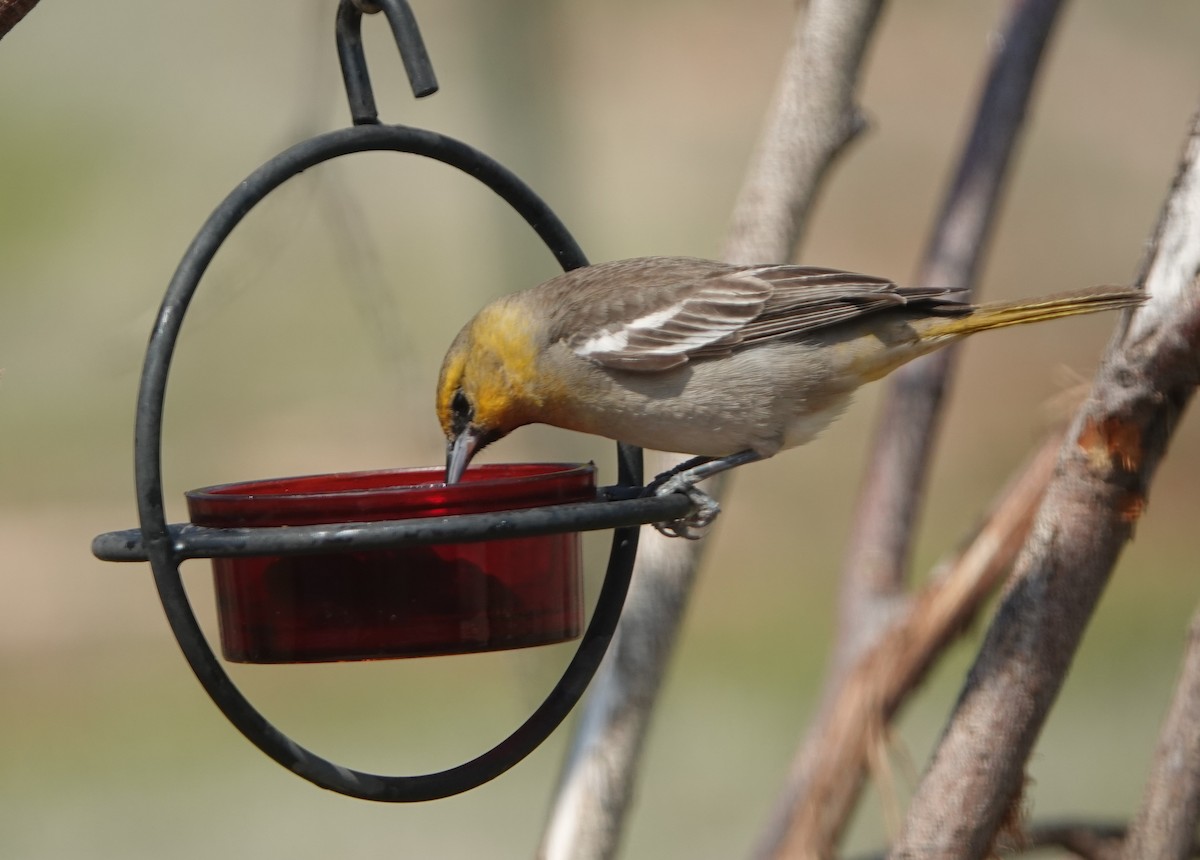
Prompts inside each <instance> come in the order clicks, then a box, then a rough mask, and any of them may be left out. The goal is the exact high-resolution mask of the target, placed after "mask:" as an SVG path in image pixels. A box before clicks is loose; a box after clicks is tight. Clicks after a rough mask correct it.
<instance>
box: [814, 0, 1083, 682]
mask: <svg viewBox="0 0 1200 860" xmlns="http://www.w3.org/2000/svg"><path fill="white" fill-rule="evenodd" d="M1061 7H1062V3H1061V0H1015V2H1013V3H1011V8H1010V13H1009V17H1008V20H1007V22H1006V24H1005V26H1004V29H1003V31H1002V32H1001V34H1000V36H999V38H997V39H996V40H995V43H996V45H997V47H996V50H995V53H994V56H993V58H992V64H991V68H990V70H989V72H988V77H987V81H986V83H985V84H984V87H983V91H982V93H981V94H980V97H979V106H978V109H977V112H976V116H975V122H974V125H973V127H972V129H971V133H970V137H969V138H968V140H967V142H966V145H965V146H964V148H963V152H962V155H961V156H960V158H959V162H958V169H957V172H956V173H955V175H954V178H953V180H952V181H951V184H950V188H949V190H948V192H947V194H946V198H945V200H944V202H943V204H942V208H941V211H940V213H939V215H938V218H937V221H936V222H935V226H934V229H933V233H932V235H931V237H930V240H929V244H928V246H927V247H926V251H925V254H924V256H923V259H922V263H921V266H920V269H919V273H918V275H917V279H916V283H918V284H928V285H937V286H944V287H960V288H965V289H972V288H973V287H974V285H975V280H976V274H977V272H978V270H979V268H980V261H981V259H982V257H983V254H984V251H985V249H986V245H987V241H988V238H989V237H990V234H991V227H992V224H993V222H994V221H995V217H996V212H997V211H998V209H999V206H1000V198H1001V193H1002V191H1003V188H1004V180H1005V178H1006V176H1007V174H1008V168H1009V165H1010V164H1011V162H1012V158H1013V153H1014V152H1015V150H1016V146H1017V141H1018V138H1019V136H1020V132H1021V130H1022V129H1023V128H1024V119H1025V114H1026V111H1027V109H1028V106H1029V101H1030V98H1031V97H1032V93H1033V86H1034V81H1035V80H1036V77H1037V73H1038V71H1039V69H1040V68H1041V59H1042V57H1043V55H1044V52H1045V48H1046V44H1047V43H1048V42H1049V39H1050V35H1051V32H1052V31H1053V28H1054V23H1055V21H1056V20H1057V18H1058V13H1059V11H1060V9H1061ZM957 355H958V350H957V349H953V348H951V349H944V350H941V351H939V352H937V353H934V354H932V355H929V356H926V357H925V358H923V359H920V360H918V361H914V362H912V363H911V364H908V365H906V366H905V367H902V368H900V369H899V370H897V371H896V372H895V373H893V374H892V375H891V377H890V378H889V379H888V381H887V383H886V388H885V391H884V397H883V401H882V404H881V406H880V414H879V419H878V425H877V430H876V433H875V439H874V442H873V444H872V450H871V455H870V461H869V462H868V465H867V468H866V471H865V472H864V475H863V479H862V484H861V488H860V490H859V498H858V503H857V506H856V511H855V517H854V526H853V528H852V531H851V533H850V539H849V541H848V544H847V550H846V557H845V560H844V562H843V565H842V573H841V596H840V609H839V623H838V639H837V642H836V643H835V647H834V657H833V664H834V666H835V674H836V667H837V666H839V665H845V664H846V663H847V662H848V661H850V660H853V659H854V656H855V654H856V653H857V652H858V651H859V650H860V649H861V648H863V647H866V646H868V645H869V644H870V641H871V638H872V637H873V636H874V635H875V634H876V633H877V632H878V631H879V629H880V626H881V624H882V623H885V622H886V619H887V617H888V615H889V614H890V613H891V612H892V611H893V610H894V603H895V602H896V600H897V599H900V598H901V597H902V595H903V590H904V582H905V578H906V572H907V567H908V560H909V550H910V546H911V542H912V536H913V533H914V531H915V524H916V519H917V514H918V512H919V511H920V508H921V498H922V495H923V493H924V489H925V479H926V475H927V474H928V471H929V461H930V459H931V457H932V452H933V447H934V442H935V441H936V439H937V433H938V429H939V426H940V416H941V407H942V401H943V396H944V394H945V392H946V389H947V387H948V385H949V384H950V379H951V373H952V371H953V368H954V366H955V364H956V361H957Z"/></svg>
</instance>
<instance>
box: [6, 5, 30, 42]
mask: <svg viewBox="0 0 1200 860" xmlns="http://www.w3.org/2000/svg"><path fill="white" fill-rule="evenodd" d="M37 4H38V0H0V39H3V38H4V37H5V36H7V35H8V31H9V30H11V29H12V28H13V27H15V26H17V24H19V23H20V22H21V19H22V18H24V17H25V16H26V15H28V14H29V12H30V11H31V10H32V9H33V7H34V6H36V5H37Z"/></svg>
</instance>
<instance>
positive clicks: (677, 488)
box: [650, 472, 721, 540]
mask: <svg viewBox="0 0 1200 860" xmlns="http://www.w3.org/2000/svg"><path fill="white" fill-rule="evenodd" d="M696 480H697V479H696V478H695V476H693V475H690V474H688V473H687V472H678V473H676V474H673V475H672V474H670V473H668V477H667V478H666V480H664V481H662V482H661V483H659V482H658V481H655V482H654V483H652V484H651V485H650V489H652V490H653V492H654V495H656V496H669V495H670V494H671V493H683V495H685V496H687V497H688V498H689V499H690V500H691V502H692V504H694V505H695V506H696V509H695V510H694V511H692V512H691V513H690V514H688V515H687V516H686V517H680V518H679V519H677V520H671V521H670V522H662V523H654V528H655V529H657V530H658V532H659V534H662V535H666V536H667V537H681V538H685V539H687V540H700V538H702V537H704V535H705V533H706V532H707V530H708V527H709V526H710V525H712V524H713V521H714V520H716V518H717V514H719V513H721V506H720V505H719V504H718V503H717V500H716V499H714V498H713V497H712V496H710V495H709V494H708V493H706V492H704V491H703V490H701V489H700V488H699V487H697V486H696Z"/></svg>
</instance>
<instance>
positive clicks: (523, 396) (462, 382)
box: [437, 299, 542, 442]
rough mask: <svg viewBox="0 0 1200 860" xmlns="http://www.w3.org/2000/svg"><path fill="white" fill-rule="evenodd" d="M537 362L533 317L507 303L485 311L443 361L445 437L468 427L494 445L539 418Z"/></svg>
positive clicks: (440, 396)
mask: <svg viewBox="0 0 1200 860" xmlns="http://www.w3.org/2000/svg"><path fill="white" fill-rule="evenodd" d="M537 358H538V353H537V344H536V342H535V340H534V336H533V333H532V332H531V330H530V326H529V317H528V314H526V313H522V312H521V311H520V310H519V309H518V308H516V307H513V306H512V305H511V304H509V303H508V302H506V301H505V300H503V299H502V300H500V301H499V302H496V303H493V304H491V305H489V306H488V307H486V308H484V309H483V310H482V311H480V312H479V314H478V316H476V317H475V319H473V320H472V321H471V322H470V323H468V324H467V327H466V328H464V329H463V330H462V331H461V332H460V333H459V335H458V337H457V338H455V340H454V343H453V344H452V345H451V346H450V350H449V352H447V353H446V358H445V359H444V360H443V362H442V372H441V376H440V378H439V380H438V391H437V413H438V421H440V422H441V425H442V430H443V432H445V434H446V438H447V439H449V440H451V441H453V440H454V439H455V438H457V437H458V436H459V435H460V434H461V433H462V432H463V431H464V430H466V429H467V428H468V427H469V428H471V429H472V430H473V431H475V432H476V433H477V434H479V435H481V436H483V437H484V438H485V439H486V440H487V441H488V442H491V441H495V440H496V439H499V438H501V437H502V436H505V435H507V434H508V433H510V432H512V431H513V430H515V429H516V428H518V427H520V426H521V425H523V424H530V423H532V422H534V421H536V420H538V419H537V409H538V407H539V406H540V405H541V402H542V397H541V396H540V394H539V391H541V390H542V386H541V384H540V383H541V380H539V379H538V374H537V372H536V369H537Z"/></svg>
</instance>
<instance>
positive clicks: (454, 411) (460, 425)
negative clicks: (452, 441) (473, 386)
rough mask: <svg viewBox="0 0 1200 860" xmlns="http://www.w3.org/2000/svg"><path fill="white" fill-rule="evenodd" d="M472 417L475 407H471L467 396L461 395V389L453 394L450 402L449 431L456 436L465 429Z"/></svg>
mask: <svg viewBox="0 0 1200 860" xmlns="http://www.w3.org/2000/svg"><path fill="white" fill-rule="evenodd" d="M474 417H475V407H473V406H472V405H471V401H470V400H468V399H467V395H465V394H463V393H462V390H461V389H460V390H458V391H456V392H454V397H452V398H451V400H450V429H451V430H452V431H454V433H455V435H457V434H459V433H461V432H462V431H464V430H466V429H467V425H468V424H470V423H471V419H473V418H474Z"/></svg>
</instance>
